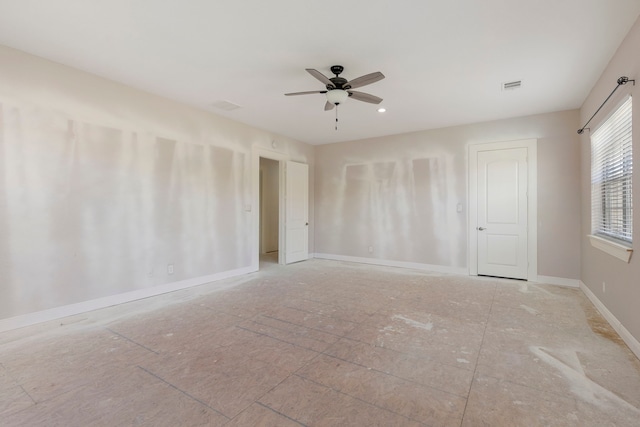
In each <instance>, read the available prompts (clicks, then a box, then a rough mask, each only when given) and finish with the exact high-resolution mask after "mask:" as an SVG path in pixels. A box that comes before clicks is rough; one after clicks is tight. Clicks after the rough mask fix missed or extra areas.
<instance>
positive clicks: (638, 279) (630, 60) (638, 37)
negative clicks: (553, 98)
mask: <svg viewBox="0 0 640 427" xmlns="http://www.w3.org/2000/svg"><path fill="white" fill-rule="evenodd" d="M638 52H640V20H638V21H636V23H635V25H634V26H633V28H632V29H631V31H630V32H629V34H628V35H627V37H626V38H625V40H624V41H623V42H622V44H621V45H620V47H619V48H618V51H617V52H616V53H615V55H614V56H613V58H612V59H611V62H610V63H609V65H608V66H607V68H606V69H605V71H604V73H603V74H602V76H601V77H600V79H599V80H598V82H597V83H596V85H595V86H594V87H593V89H592V91H591V93H590V94H589V96H588V97H587V99H586V100H585V102H584V104H583V106H582V108H581V110H580V118H581V122H580V127H582V125H583V124H584V123H586V121H587V120H589V118H590V117H591V116H592V115H593V113H595V111H596V110H597V109H598V107H599V106H600V104H601V103H602V102H603V101H604V100H605V99H606V98H607V96H609V94H610V93H611V91H612V90H613V89H614V88H615V87H616V81H617V80H618V78H619V77H621V76H627V77H629V78H631V79H634V78H635V79H636V80H637V81H636V85H635V86H633V85H632V84H631V83H629V84H627V85H625V86H621V88H620V89H618V90H617V91H616V93H615V95H614V96H613V97H612V98H611V100H610V101H609V102H607V104H606V106H605V107H604V108H603V109H602V111H601V112H600V113H598V115H597V116H596V117H595V118H594V120H593V121H592V123H591V124H590V127H591V128H592V129H595V128H596V127H597V126H598V125H599V124H600V123H601V122H602V120H603V119H605V118H606V117H607V114H608V113H609V112H610V111H611V109H612V108H614V107H615V106H616V104H617V103H618V102H619V101H620V100H621V99H622V98H623V97H624V96H626V95H627V94H629V93H631V94H634V95H636V96H635V97H634V98H633V156H634V160H633V162H634V167H633V171H634V176H633V184H632V185H633V201H634V212H633V224H634V233H633V242H634V245H633V249H634V251H635V252H634V254H633V256H632V258H631V262H630V263H628V264H627V263H625V262H623V261H620V260H618V259H617V258H614V257H612V256H611V255H608V254H606V253H604V252H602V251H600V250H598V249H595V248H593V247H592V246H591V244H590V242H589V239H588V238H587V235H588V234H590V233H591V146H590V139H589V132H588V131H585V133H584V134H583V135H582V136H581V139H580V147H581V159H582V218H583V221H582V233H581V235H582V272H581V277H582V281H583V283H584V284H585V285H586V286H587V287H588V288H589V290H590V291H591V292H592V293H593V294H594V295H595V296H596V297H597V298H598V299H599V300H600V301H601V302H602V303H603V304H604V306H605V307H606V308H607V309H608V310H609V311H610V312H611V313H612V314H613V316H615V317H616V319H617V320H618V321H619V322H621V323H622V325H623V326H624V327H625V328H626V329H627V330H628V331H629V332H630V333H631V335H633V336H634V337H635V340H636V341H640V137H639V135H640V97H639V96H637V95H638V94H640V92H639V90H640V55H638ZM603 282H605V283H606V292H603V289H602V283H603Z"/></svg>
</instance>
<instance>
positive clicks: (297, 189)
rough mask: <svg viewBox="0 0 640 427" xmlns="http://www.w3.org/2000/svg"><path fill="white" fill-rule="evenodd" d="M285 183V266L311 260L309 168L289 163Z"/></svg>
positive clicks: (300, 164) (302, 164)
mask: <svg viewBox="0 0 640 427" xmlns="http://www.w3.org/2000/svg"><path fill="white" fill-rule="evenodd" d="M285 181H286V193H285V197H286V202H285V205H286V208H285V213H286V215H285V230H286V244H285V248H286V249H285V252H286V258H285V264H290V263H292V262H297V261H302V260H305V259H308V258H309V166H308V165H306V164H304V163H296V162H287V164H286V168H285Z"/></svg>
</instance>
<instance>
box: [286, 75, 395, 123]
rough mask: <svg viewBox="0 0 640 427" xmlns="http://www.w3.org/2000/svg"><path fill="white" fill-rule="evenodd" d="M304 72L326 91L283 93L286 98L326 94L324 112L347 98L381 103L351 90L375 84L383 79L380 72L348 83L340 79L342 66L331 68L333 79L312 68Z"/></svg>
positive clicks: (375, 98)
mask: <svg viewBox="0 0 640 427" xmlns="http://www.w3.org/2000/svg"><path fill="white" fill-rule="evenodd" d="M306 71H307V72H308V73H309V74H311V75H312V76H313V77H315V78H316V79H317V80H318V81H320V82H321V83H322V84H324V85H325V88H326V90H318V91H306V92H292V93H285V95H286V96H295V95H310V94H314V93H324V94H326V97H327V102H326V103H325V105H324V110H325V111H328V110H332V109H333V107H334V106H338V105H340V104H342V103H343V102H344V101H346V100H347V98H352V99H355V100H357V101H362V102H368V103H370V104H380V103H381V102H382V98H379V97H377V96H375V95H371V94H369V93H364V92H358V91H355V90H352V89H354V88H358V87H362V86H366V85H370V84H371V83H375V82H377V81H379V80H382V79H384V74H382V73H381V72H380V71H376V72H375V73H370V74H366V75H364V76H361V77H358V78H356V79H353V80H351V81H348V80H347V79H345V78H344V77H340V73H342V71H344V67H343V66H342V65H333V66H332V67H331V72H332V73H333V74H335V77H331V78H329V77H327V76H325V75H324V74H322V73H321V72H320V71H318V70H315V69H313V68H307V69H306ZM337 122H338V111H337V108H336V123H337ZM336 130H338V125H337V124H336Z"/></svg>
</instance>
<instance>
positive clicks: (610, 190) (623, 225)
mask: <svg viewBox="0 0 640 427" xmlns="http://www.w3.org/2000/svg"><path fill="white" fill-rule="evenodd" d="M632 160H633V157H632V139H631V96H629V97H628V98H627V99H626V100H625V101H624V102H623V103H622V105H621V106H620V107H618V109H617V110H616V111H615V112H614V113H613V114H612V115H611V117H609V118H608V119H607V120H606V121H605V122H604V123H603V124H602V126H600V127H599V128H598V130H596V131H595V132H593V134H592V135H591V230H592V234H594V235H595V236H598V237H604V238H606V239H612V240H614V241H615V242H617V243H622V244H624V245H625V246H631V243H632V234H633V203H632V198H631V176H632V172H633V161H632Z"/></svg>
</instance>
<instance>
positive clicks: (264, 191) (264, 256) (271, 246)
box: [259, 157, 280, 266]
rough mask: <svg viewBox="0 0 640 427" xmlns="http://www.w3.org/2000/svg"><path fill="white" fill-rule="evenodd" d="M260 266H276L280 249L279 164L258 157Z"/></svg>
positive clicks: (275, 161)
mask: <svg viewBox="0 0 640 427" xmlns="http://www.w3.org/2000/svg"><path fill="white" fill-rule="evenodd" d="M259 209H260V224H259V227H260V231H259V236H260V237H259V239H260V241H259V242H260V243H259V247H260V264H261V266H262V265H267V264H277V263H278V254H279V249H280V162H278V161H277V160H273V159H268V158H265V157H260V207H259Z"/></svg>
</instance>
